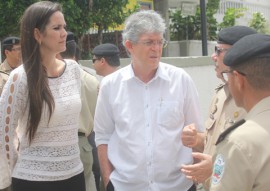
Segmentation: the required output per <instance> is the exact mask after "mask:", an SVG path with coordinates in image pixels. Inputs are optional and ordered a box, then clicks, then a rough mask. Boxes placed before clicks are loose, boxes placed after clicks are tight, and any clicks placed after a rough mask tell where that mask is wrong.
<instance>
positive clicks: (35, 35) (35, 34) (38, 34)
mask: <svg viewBox="0 0 270 191" xmlns="http://www.w3.org/2000/svg"><path fill="white" fill-rule="evenodd" d="M34 37H35V39H36V41H37V42H38V44H39V45H41V34H40V31H39V29H38V28H35V29H34Z"/></svg>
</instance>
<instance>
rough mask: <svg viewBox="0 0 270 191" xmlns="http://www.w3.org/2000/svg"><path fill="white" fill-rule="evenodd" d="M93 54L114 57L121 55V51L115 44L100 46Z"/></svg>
mask: <svg viewBox="0 0 270 191" xmlns="http://www.w3.org/2000/svg"><path fill="white" fill-rule="evenodd" d="M92 54H93V55H96V56H114V55H118V54H119V49H118V47H117V46H115V45H114V44H110V43H106V44H100V45H98V46H96V47H95V48H94V49H93V51H92Z"/></svg>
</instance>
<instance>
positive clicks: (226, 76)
mask: <svg viewBox="0 0 270 191" xmlns="http://www.w3.org/2000/svg"><path fill="white" fill-rule="evenodd" d="M232 72H233V70H229V71H223V72H221V76H222V78H223V80H224V82H228V80H229V76H228V74H230V73H232Z"/></svg>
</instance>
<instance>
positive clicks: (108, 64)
mask: <svg viewBox="0 0 270 191" xmlns="http://www.w3.org/2000/svg"><path fill="white" fill-rule="evenodd" d="M92 54H93V67H94V69H95V70H96V74H97V75H100V76H103V77H104V76H107V75H109V74H111V73H113V72H115V71H116V70H118V69H119V68H120V58H119V49H118V47H117V46H115V45H114V44H110V43H106V44H100V45H98V46H96V47H95V48H94V49H93V51H92Z"/></svg>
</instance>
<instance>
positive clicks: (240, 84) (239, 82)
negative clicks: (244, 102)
mask: <svg viewBox="0 0 270 191" xmlns="http://www.w3.org/2000/svg"><path fill="white" fill-rule="evenodd" d="M233 74H234V76H235V79H236V81H235V82H236V84H235V85H236V86H237V88H238V90H239V91H243V90H244V89H245V87H246V83H247V78H246V77H245V76H244V75H243V74H240V73H239V72H237V71H233Z"/></svg>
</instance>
